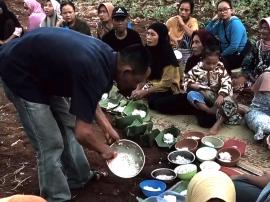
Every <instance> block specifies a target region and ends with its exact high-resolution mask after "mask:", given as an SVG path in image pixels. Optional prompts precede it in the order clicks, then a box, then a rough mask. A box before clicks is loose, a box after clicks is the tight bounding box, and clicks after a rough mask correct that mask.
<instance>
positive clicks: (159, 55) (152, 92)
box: [132, 23, 180, 110]
mask: <svg viewBox="0 0 270 202" xmlns="http://www.w3.org/2000/svg"><path fill="white" fill-rule="evenodd" d="M146 47H147V49H148V50H149V52H150V54H151V57H152V64H151V66H150V67H151V74H150V77H149V82H148V83H147V84H146V85H144V86H143V85H139V86H138V87H137V89H136V90H134V91H133V92H132V98H135V99H141V98H144V97H147V98H148V102H149V107H150V108H152V109H156V110H159V109H158V105H157V103H159V102H160V101H161V100H163V99H166V97H169V96H172V95H174V94H177V93H179V92H180V73H179V64H178V61H177V59H176V57H175V55H174V52H173V49H172V47H171V45H170V42H169V36H168V29H167V27H166V26H165V25H164V24H162V23H154V24H152V25H150V26H149V27H148V29H147V34H146ZM168 104H169V103H168Z"/></svg>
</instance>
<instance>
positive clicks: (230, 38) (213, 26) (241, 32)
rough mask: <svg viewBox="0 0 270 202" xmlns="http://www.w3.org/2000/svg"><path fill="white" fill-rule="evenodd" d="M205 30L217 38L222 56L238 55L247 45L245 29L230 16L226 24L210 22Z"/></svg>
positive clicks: (235, 18) (217, 21)
mask: <svg viewBox="0 0 270 202" xmlns="http://www.w3.org/2000/svg"><path fill="white" fill-rule="evenodd" d="M224 25H225V26H224ZM206 30H208V31H209V32H211V33H212V34H214V35H215V36H216V37H218V38H219V40H220V44H221V51H222V55H223V56H226V55H231V54H234V53H235V52H239V53H240V52H241V51H242V50H243V49H244V47H245V45H246V43H247V32H246V28H245V26H244V25H243V23H242V22H241V20H240V19H239V18H238V17H236V16H232V17H231V18H230V20H229V21H228V22H224V21H222V20H216V21H215V20H214V21H211V22H210V23H209V24H208V25H207V26H206ZM225 31H226V36H227V40H226V37H225Z"/></svg>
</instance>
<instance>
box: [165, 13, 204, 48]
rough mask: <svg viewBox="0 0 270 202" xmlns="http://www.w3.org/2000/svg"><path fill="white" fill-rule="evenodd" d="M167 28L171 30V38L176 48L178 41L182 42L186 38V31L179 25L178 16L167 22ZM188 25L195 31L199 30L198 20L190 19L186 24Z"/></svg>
mask: <svg viewBox="0 0 270 202" xmlns="http://www.w3.org/2000/svg"><path fill="white" fill-rule="evenodd" d="M166 25H167V28H168V30H169V36H170V39H171V44H172V45H173V46H176V41H181V40H182V39H183V37H184V34H185V30H184V28H183V27H182V26H181V25H180V24H179V21H178V19H177V18H176V16H174V17H171V18H170V19H169V20H168V21H167V22H166ZM186 25H187V26H188V27H189V28H190V29H192V30H193V31H195V30H198V29H199V25H198V21H197V19H196V18H192V17H190V18H189V20H188V21H187V22H186Z"/></svg>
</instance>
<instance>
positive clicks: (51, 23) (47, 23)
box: [41, 0, 62, 27]
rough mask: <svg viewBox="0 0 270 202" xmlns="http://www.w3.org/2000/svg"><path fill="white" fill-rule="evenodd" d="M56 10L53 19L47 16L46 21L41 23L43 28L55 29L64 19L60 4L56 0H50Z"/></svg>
mask: <svg viewBox="0 0 270 202" xmlns="http://www.w3.org/2000/svg"><path fill="white" fill-rule="evenodd" d="M50 1H51V3H52V6H53V8H54V13H53V15H52V16H51V17H48V16H46V18H45V19H44V21H43V22H42V23H41V27H55V26H56V23H57V22H58V21H59V20H61V19H62V16H61V11H60V4H59V3H58V1H56V0H50Z"/></svg>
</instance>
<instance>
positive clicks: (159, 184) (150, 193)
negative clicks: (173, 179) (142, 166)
mask: <svg viewBox="0 0 270 202" xmlns="http://www.w3.org/2000/svg"><path fill="white" fill-rule="evenodd" d="M146 187H151V188H153V189H159V188H160V191H150V190H147V188H146ZM140 188H141V190H142V192H143V194H144V195H145V196H146V197H150V196H157V195H159V194H161V193H163V192H164V191H165V190H166V184H165V183H164V182H162V181H160V180H144V181H142V182H141V183H140Z"/></svg>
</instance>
